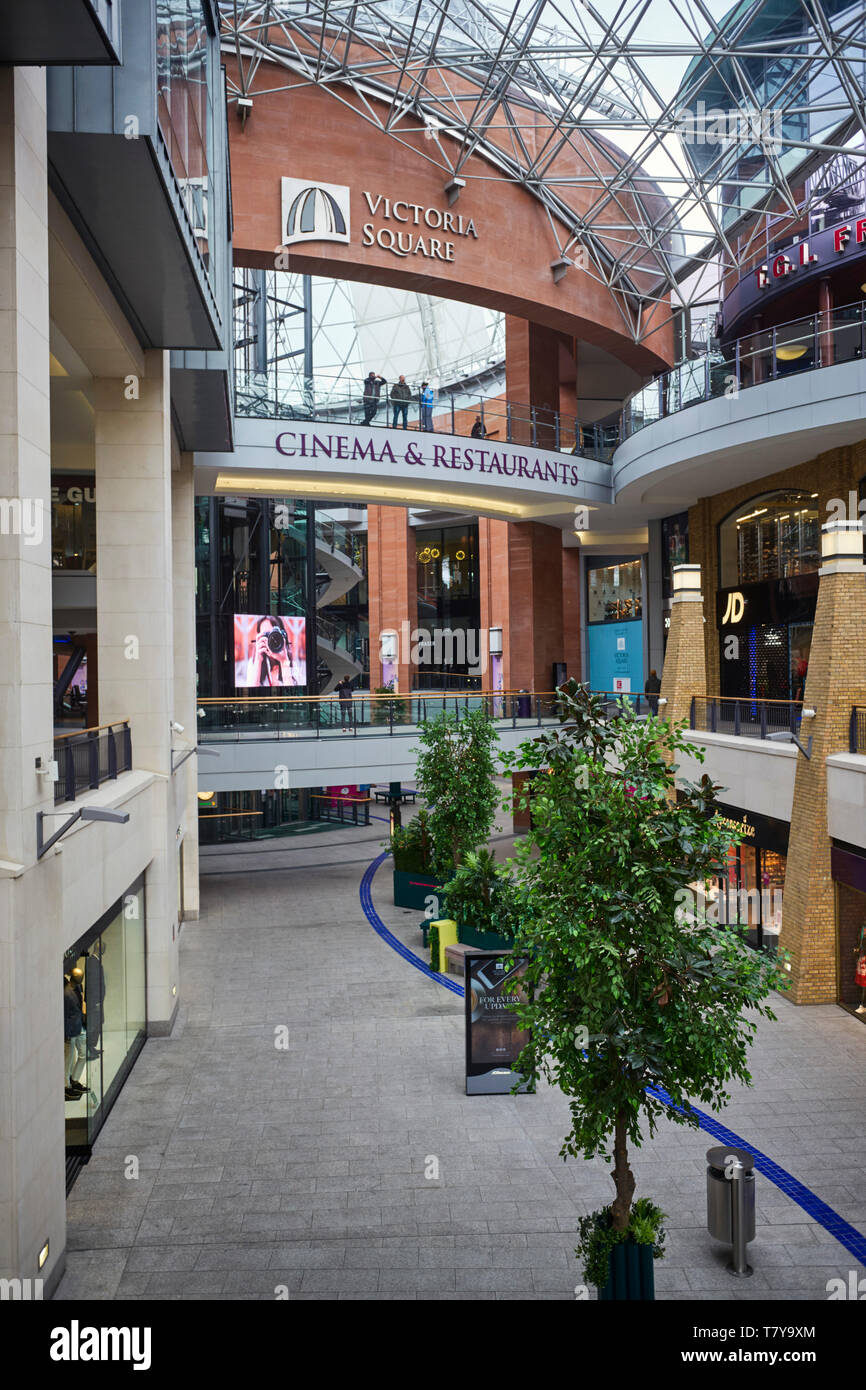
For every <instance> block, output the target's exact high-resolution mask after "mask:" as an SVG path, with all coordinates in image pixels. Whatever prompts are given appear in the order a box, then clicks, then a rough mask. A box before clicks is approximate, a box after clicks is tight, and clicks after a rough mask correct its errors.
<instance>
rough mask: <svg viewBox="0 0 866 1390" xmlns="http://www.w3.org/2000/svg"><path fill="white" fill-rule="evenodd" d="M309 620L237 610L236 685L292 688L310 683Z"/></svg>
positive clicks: (238, 688) (257, 687)
mask: <svg viewBox="0 0 866 1390" xmlns="http://www.w3.org/2000/svg"><path fill="white" fill-rule="evenodd" d="M306 627H307V620H306V618H283V617H279V616H273V615H272V614H269V613H264V614H262V613H235V625H234V631H235V688H236V689H237V690H262V689H270V688H272V687H274V686H276V687H278V688H280V689H291V688H293V687H296V686H301V685H306V683H307V633H306Z"/></svg>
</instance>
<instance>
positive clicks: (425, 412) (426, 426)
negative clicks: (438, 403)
mask: <svg viewBox="0 0 866 1390" xmlns="http://www.w3.org/2000/svg"><path fill="white" fill-rule="evenodd" d="M434 399H435V398H434V395H433V387H432V386H431V385H430V383H429V382H427V381H422V382H421V428H422V430H432V428H433V401H434Z"/></svg>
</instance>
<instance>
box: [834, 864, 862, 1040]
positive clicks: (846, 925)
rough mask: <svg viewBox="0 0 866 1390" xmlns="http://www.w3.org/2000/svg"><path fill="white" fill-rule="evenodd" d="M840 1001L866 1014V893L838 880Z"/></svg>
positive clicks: (860, 1013)
mask: <svg viewBox="0 0 866 1390" xmlns="http://www.w3.org/2000/svg"><path fill="white" fill-rule="evenodd" d="M836 923H837V932H838V947H839V950H838V960H839V1003H840V1004H842V1005H843V1007H844V1008H846V1009H851V1010H852V1011H853V1012H854V1013H858V1014H859V1015H860V1016H861V1018H862V1017H866V893H860V892H858V891H857V889H856V888H851V887H849V886H848V884H847V883H837V884H836Z"/></svg>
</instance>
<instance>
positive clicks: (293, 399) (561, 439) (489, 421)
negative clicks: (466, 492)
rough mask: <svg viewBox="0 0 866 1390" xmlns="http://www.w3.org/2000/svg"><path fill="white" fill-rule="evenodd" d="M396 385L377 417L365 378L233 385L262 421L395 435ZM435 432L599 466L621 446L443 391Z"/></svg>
mask: <svg viewBox="0 0 866 1390" xmlns="http://www.w3.org/2000/svg"><path fill="white" fill-rule="evenodd" d="M393 384H394V383H393V382H386V383H385V384H384V385H383V386H382V388H381V395H380V397H379V398H378V401H377V403H376V410H375V412H374V413H373V414H372V415H371V414H370V406H371V405H372V402H368V403H366V404H365V401H364V382H363V380H358V381H353V380H351V379H348V378H346V377H340V378H339V379H338V380H337V381H336V382H334V381H332V380H330V379H329V378H319V377H316V378H314V379H313V380H312V381H311V382H310V383H309V386H308V388H307V389H303V388H299V387H298V386H297V385H295V384H292V385H288V386H285V387H279V388H277V387H275V385H274V383H273V382H271V381H268V380H265V379H262V378H260V377H259V378H257V377H255V376H253V375H245V374H239V375H238V376H237V377H236V379H235V385H236V409H237V414H238V415H245V416H248V417H251V418H254V419H260V420H306V421H310V422H316V423H319V422H320V423H323V424H327V423H333V424H351V425H361V424H365V423H370V424H373V425H377V426H379V427H385V428H388V429H393V428H395V423H394V422H395V413H394V402H393V401H392V400H391V399H390V396H389V392H390V389H391V387H392V386H393ZM410 389H411V391H412V398H411V399H410V400H409V401H408V402H407V403H406V404H407V428H408V429H409V430H414V431H416V432H418V431H421V430H422V417H421V405H420V401H419V399H418V397H419V390H418V387H417V385H413V386H412V387H411V388H410ZM476 417H478V418H477V421H476ZM396 420H397V425H396V428H402V424H403V417H402V412H400V413H398V415H397V416H396ZM431 428H432V432H433V433H441V434H452V435H458V436H462V437H464V438H475V439H477V441H478V447H479V448H483V446H484V443H485V441H486V442H487V443H488V444H489V445H490V447H491V448H493V449H495V447H496V444H497V443H500V444H501V443H507V444H517V445H521V444H522V445H528V446H531V447H533V448H538V449H553V450H556V451H558V452H559V453H563V454H575V455H576V456H577V457H578V458H591V459H595V460H597V461H598V462H600V463H610V462H611V460H612V458H613V452H614V449H615V448H616V445H617V443H618V442H619V431H618V428H617V427H616V426H603V425H595V424H582V423H581V422H580V421H579V420H577V419H575V417H574V416H573V415H566V414H564V413H563V412H562V411H559V410H548V409H546V408H545V407H543V406H532V405H526V404H524V403H522V402H519V401H512V400H509V399H507V398H506V397H504V396H503V395H502V394H497V395H492V394H491V395H484V394H478V393H473V394H469V393H467V392H460V393H458V392H455V391H441V392H438V393H437V395H436V399H435V401H434V404H433V407H432V425H431ZM473 429H474V430H475V431H476V432H475V434H474V435H473ZM479 431H480V433H479Z"/></svg>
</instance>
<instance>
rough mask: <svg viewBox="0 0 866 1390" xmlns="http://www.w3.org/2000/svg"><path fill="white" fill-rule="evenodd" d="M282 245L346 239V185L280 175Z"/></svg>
mask: <svg viewBox="0 0 866 1390" xmlns="http://www.w3.org/2000/svg"><path fill="white" fill-rule="evenodd" d="M282 189H283V245H284V246H296V245H297V244H298V243H299V242H304V241H339V242H343V243H344V244H347V243H348V241H349V189H348V188H346V187H344V186H343V185H342V184H336V183H310V182H309V181H308V180H306V179H283V180H282Z"/></svg>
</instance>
